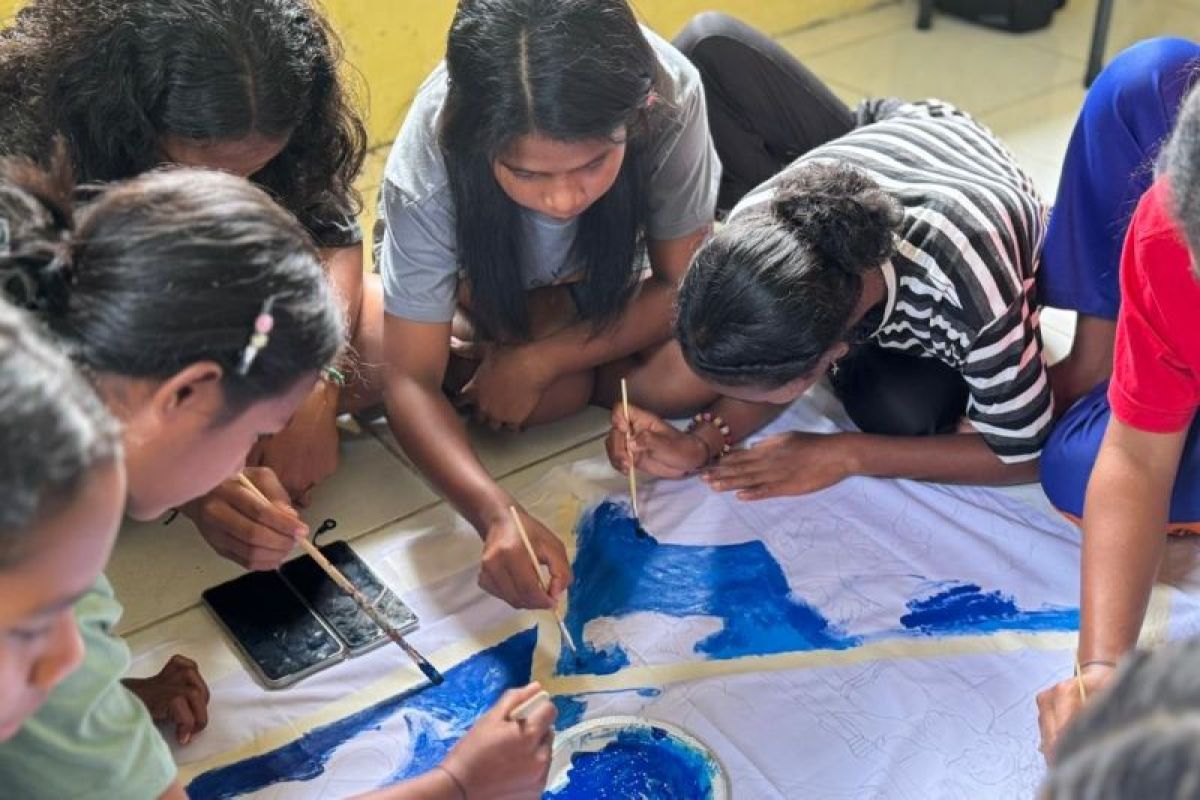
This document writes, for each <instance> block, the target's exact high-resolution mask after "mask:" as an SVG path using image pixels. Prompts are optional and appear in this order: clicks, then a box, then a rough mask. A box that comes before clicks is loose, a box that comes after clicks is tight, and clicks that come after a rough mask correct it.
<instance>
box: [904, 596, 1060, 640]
mask: <svg viewBox="0 0 1200 800" xmlns="http://www.w3.org/2000/svg"><path fill="white" fill-rule="evenodd" d="M938 586H939V588H938V591H937V592H936V593H934V594H932V595H930V596H929V597H925V598H923V599H917V600H910V601H909V602H908V613H907V614H905V615H904V616H902V617H900V624H901V625H903V626H904V627H905V628H906V629H908V630H910V631H913V632H916V633H921V634H924V635H926V636H948V635H961V634H971V633H991V632H994V631H1001V630H1005V631H1073V630H1077V629H1078V628H1079V609H1078V608H1064V607H1060V606H1047V607H1044V608H1040V609H1036V610H1032V611H1025V610H1022V609H1021V608H1019V607H1018V606H1017V604H1016V602H1014V601H1013V598H1012V597H1010V596H1008V595H1006V594H1003V593H1001V592H999V591H993V592H985V591H983V590H982V589H981V588H980V587H979V586H978V585H976V584H973V583H962V584H952V585H949V586H948V588H946V587H947V584H939V585H938Z"/></svg>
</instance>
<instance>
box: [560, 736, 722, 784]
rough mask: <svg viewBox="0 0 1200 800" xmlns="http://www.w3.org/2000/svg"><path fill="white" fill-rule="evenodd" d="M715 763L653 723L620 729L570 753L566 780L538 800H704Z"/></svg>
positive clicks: (714, 772) (713, 773)
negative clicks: (589, 748)
mask: <svg viewBox="0 0 1200 800" xmlns="http://www.w3.org/2000/svg"><path fill="white" fill-rule="evenodd" d="M715 774H716V764H714V762H713V761H712V759H711V758H710V757H709V756H708V755H707V754H706V753H703V752H701V751H699V750H697V749H696V748H694V747H692V746H691V745H689V744H687V743H686V742H683V741H680V740H679V739H676V738H675V737H674V736H671V735H670V734H668V733H667V731H665V730H663V729H662V728H659V727H650V728H636V729H633V730H624V731H621V732H620V733H619V734H617V738H616V739H614V740H613V741H611V742H609V743H608V744H607V745H605V746H604V748H603V749H602V750H598V751H595V752H586V751H581V752H578V753H575V754H574V755H572V756H571V768H570V770H569V771H568V773H567V784H566V785H565V786H563V787H562V788H560V789H557V790H555V791H552V792H546V794H544V795H543V798H544V800H576V798H578V800H602V799H603V798H613V799H614V800H615V798H618V797H621V798H632V797H639V798H641V797H647V798H648V797H653V798H655V800H706V798H711V797H712V796H713V776H714V775H715Z"/></svg>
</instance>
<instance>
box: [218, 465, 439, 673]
mask: <svg viewBox="0 0 1200 800" xmlns="http://www.w3.org/2000/svg"><path fill="white" fill-rule="evenodd" d="M238 482H239V483H241V484H242V486H244V487H246V490H247V491H249V492H250V493H252V494H253V495H254V496H255V497H257V498H258V499H259V500H262V501H263V502H264V503H266V504H267V505H272V503H271V501H270V500H269V499H267V496H266V495H265V494H263V493H262V492H261V491H259V488H258V487H257V486H255V485H254V483H253V482H252V481H251V480H250V479H249V478H247V477H246V474H245V473H243V472H239V473H238ZM299 542H300V546H301V547H302V548H304V552H306V553H308V555H310V556H312V560H313V561H315V562H317V566H319V567H320V568H321V569H322V570H324V571H325V574H326V575H328V576H329V578H330V580H332V581H333V582H334V583H336V584H337V586H338V588H339V589H341V590H342V591H343V592H345V593H346V594H348V595H350V597H351V598H353V599H354V602H355V603H357V604H358V607H359V608H361V609H362V610H363V613H364V614H366V615H367V616H368V617H370V618H371V621H372V622H374V623H375V624H376V625H378V626H379V629H380V630H381V631H383V632H384V633H385V634H386V635H387V637H388V638H389V639H391V640H392V641H393V642H394V643H396V644H397V645H398V646H399V647H400V649H401V650H403V651H404V653H405V654H406V655H407V656H408V657H409V658H411V659H412V660H413V663H414V664H416V665H417V667H419V668H420V670H421V672H422V673H423V674H424V675H425V677H426V678H428V679H429V682H430V683H432V684H433V685H434V686H440V685H441V684H442V683H444V682H445V680H446V679H445V678H444V677H442V673H440V672H438V670H437V667H435V666H433V664H430V663H429V661H428V659H426V658H425V656H423V655H421V654H420V652H418V651H417V649H416V648H415V647H413V646H412V645H411V644H409V643H408V642H407V641H405V639H404V637H403V636H402V635H401V634H400V632H399V631H398V630H396V628H395V626H393V625H392V623H390V622H388V620H387V618H386V617H384V616H383V614H380V613H379V611H378V609H376V608H375V606H374V605H372V603H371V601H369V600H368V599H367V598H366V597H365V596H363V593H362V592H360V591H359V590H358V588H357V587H355V585H354V584H353V583H351V582H350V581H349V579H347V578H346V576H345V575H343V574H342V572H341V570H339V569H338V568H337V567H335V566H334V565H333V564H331V563H330V562H329V559H327V558H326V557H325V554H324V553H322V552H321V551H320V549H319V548H318V547H317V546H316V545H315V544H313V543H312V542H310V541H309V540H308V538H307V537H301V538H300V539H299Z"/></svg>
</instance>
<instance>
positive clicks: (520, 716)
mask: <svg viewBox="0 0 1200 800" xmlns="http://www.w3.org/2000/svg"><path fill="white" fill-rule="evenodd" d="M548 702H550V693H549V692H547V691H546V690H545V689H543V690H542V691H540V692H538V693H537V694H535V695H534V696H533V697H531V698H529V699H528V700H526V701H525V702H523V703H521V704H520V705H518V706H517V707H516V708H514V709H513V710H512V711H510V712H508V718H509V719H511V720H514V721H516V722H521V721H524V720H527V719H529V715H530V714H532V713H533V712H534V711H536V710H537V707H538V706H540V705H541V704H542V703H548Z"/></svg>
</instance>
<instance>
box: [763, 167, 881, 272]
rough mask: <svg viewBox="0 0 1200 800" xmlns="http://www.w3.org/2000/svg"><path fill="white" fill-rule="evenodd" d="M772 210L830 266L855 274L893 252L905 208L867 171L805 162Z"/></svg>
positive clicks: (782, 189) (778, 195) (783, 187)
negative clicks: (868, 175)
mask: <svg viewBox="0 0 1200 800" xmlns="http://www.w3.org/2000/svg"><path fill="white" fill-rule="evenodd" d="M771 214H772V215H773V216H774V217H775V218H776V219H777V220H778V221H779V222H781V223H783V224H784V225H786V226H787V227H788V228H789V229H790V230H791V231H792V232H793V233H794V234H795V235H796V236H798V237H800V238H801V239H804V240H805V241H806V242H807V243H808V244H809V245H810V246H811V247H812V248H813V249H814V250H815V251H816V252H817V253H818V254H819V255H820V257H821V259H822V261H824V262H826V263H827V264H828V265H829V266H830V267H834V268H836V269H839V270H841V271H843V272H847V273H850V274H853V275H860V274H862V273H864V272H866V271H867V270H870V269H874V268H875V267H878V266H879V265H880V264H882V263H883V262H884V261H886V260H887V259H888V258H889V257H890V256H891V254H892V236H893V233H894V232H895V230H896V228H897V227H898V226H899V225H900V222H901V221H902V220H903V211H902V210H901V208H900V204H899V203H897V202H896V200H895V199H893V198H892V197H891V196H890V195H889V194H888V193H887V192H885V191H884V190H883V189H881V188H880V187H879V185H878V184H876V183H875V182H874V181H873V180H871V179H870V178H869V177H867V176H866V175H865V174H864V173H862V172H860V171H859V170H856V169H854V168H852V167H848V166H845V165H841V164H810V165H805V166H804V167H802V168H801V170H800V171H799V174H798V175H796V176H795V177H794V178H791V179H789V180H786V181H785V182H784V183H782V184H781V185H780V186H779V188H778V189H777V190H776V193H775V197H774V199H773V200H772V201H771Z"/></svg>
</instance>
